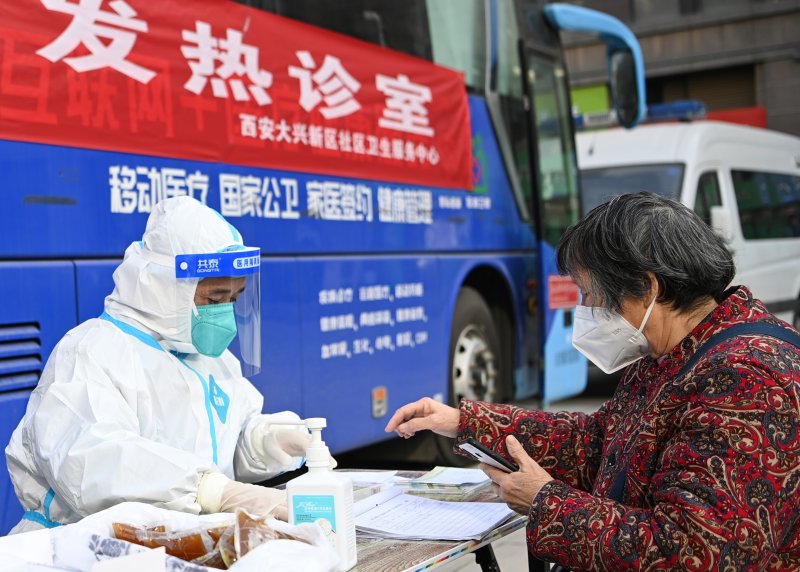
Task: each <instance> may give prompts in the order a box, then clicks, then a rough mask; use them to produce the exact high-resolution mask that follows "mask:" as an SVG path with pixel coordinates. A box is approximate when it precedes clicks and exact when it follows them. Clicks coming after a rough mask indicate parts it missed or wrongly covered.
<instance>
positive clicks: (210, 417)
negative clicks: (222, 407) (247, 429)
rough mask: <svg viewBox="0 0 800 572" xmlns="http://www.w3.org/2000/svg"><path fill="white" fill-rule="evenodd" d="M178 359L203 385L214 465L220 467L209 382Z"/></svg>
mask: <svg viewBox="0 0 800 572" xmlns="http://www.w3.org/2000/svg"><path fill="white" fill-rule="evenodd" d="M176 357H177V358H178V359H179V360H180V362H181V363H182V364H183V365H185V366H186V367H187V368H189V369H190V370H192V371H193V372H194V374H195V375H196V376H197V378H198V379H199V380H200V383H201V384H202V385H203V393H204V394H205V396H206V413H207V414H208V428H209V432H210V433H211V448H212V450H213V453H214V464H215V465H218V464H219V463H218V460H217V428H216V427H214V414H213V413H212V412H211V396H210V394H209V391H208V382H207V381H206V378H204V377H203V376H202V375H200V373H199V372H198V371H197V370H196V369H194V368H193V367H192V366H190V365H189V364H188V363H186V361H185V360H184V359H183V358H182V357H180V356H177V355H176Z"/></svg>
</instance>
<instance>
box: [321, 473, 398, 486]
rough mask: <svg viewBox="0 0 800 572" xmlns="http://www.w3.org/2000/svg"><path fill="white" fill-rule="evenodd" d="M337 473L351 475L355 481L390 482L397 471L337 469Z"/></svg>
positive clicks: (370, 482) (351, 478)
mask: <svg viewBox="0 0 800 572" xmlns="http://www.w3.org/2000/svg"><path fill="white" fill-rule="evenodd" d="M336 474H337V475H344V476H346V477H349V478H350V480H351V481H353V482H354V483H369V484H372V483H388V482H391V481H392V478H393V477H394V476H395V475H396V474H397V471H336Z"/></svg>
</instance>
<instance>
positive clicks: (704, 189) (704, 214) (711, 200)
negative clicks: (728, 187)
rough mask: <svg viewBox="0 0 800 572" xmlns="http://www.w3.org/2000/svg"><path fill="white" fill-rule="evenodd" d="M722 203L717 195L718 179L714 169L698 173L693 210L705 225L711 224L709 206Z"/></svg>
mask: <svg viewBox="0 0 800 572" xmlns="http://www.w3.org/2000/svg"><path fill="white" fill-rule="evenodd" d="M721 204H722V199H721V198H720V195H719V181H718V180H717V172H716V171H708V172H707V173H703V174H702V175H700V179H699V180H698V181H697V196H696V197H695V199H694V212H696V213H697V216H699V217H700V218H701V219H703V220H704V221H705V223H706V224H707V225H711V207H716V206H719V205H721Z"/></svg>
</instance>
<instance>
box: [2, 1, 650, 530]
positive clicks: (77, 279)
mask: <svg viewBox="0 0 800 572" xmlns="http://www.w3.org/2000/svg"><path fill="white" fill-rule="evenodd" d="M11 1H12V0H3V2H11ZM14 1H16V0H14ZM241 3H243V4H247V5H249V6H250V7H252V8H257V9H262V10H266V11H268V12H273V13H276V14H279V15H281V16H285V17H288V18H292V19H296V20H301V21H304V22H306V23H307V24H310V25H312V26H316V27H320V28H327V29H329V30H332V31H334V32H338V33H340V34H345V35H348V36H352V37H356V38H359V39H361V40H364V41H367V42H373V43H377V44H380V45H382V46H384V47H386V48H388V49H391V50H396V51H399V52H404V53H406V54H411V55H413V56H417V57H420V58H424V59H427V60H429V61H432V62H434V63H436V64H440V65H443V66H447V67H450V68H453V69H457V70H459V71H461V72H462V73H463V74H464V78H465V82H466V90H467V99H468V107H469V116H470V117H469V119H470V126H471V127H470V129H471V139H472V140H471V146H472V155H473V157H472V159H473V180H474V188H473V189H470V190H467V189H452V188H447V189H445V188H428V187H419V186H418V187H415V186H413V185H403V189H406V190H408V189H411V190H412V191H413V190H414V189H416V190H417V191H419V192H420V193H423V194H426V195H427V196H429V197H430V210H429V212H428V213H427V214H426V215H425V216H424V217H423V219H424V220H423V221H422V223H421V224H419V221H415V222H417V223H418V224H392V225H387V224H382V223H381V221H380V220H378V217H375V218H374V219H371V220H369V221H363V220H362V221H353V222H351V223H349V224H341V223H338V222H335V221H331V220H323V219H320V218H315V217H311V216H307V214H308V211H309V208H310V205H308V204H306V201H308V200H309V199H308V196H307V194H304V193H302V192H301V193H299V198H298V201H299V204H298V205H297V211H298V212H299V213H300V214H299V215H298V217H297V218H295V219H294V220H291V221H288V222H287V221H286V220H279V221H273V220H269V219H265V218H260V219H256V218H246V217H242V218H231V219H230V220H231V222H232V223H233V224H235V225H236V226H237V227H238V228H239V229H240V230H241V232H242V234H243V235H244V237H245V241H246V242H247V244H250V245H254V246H260V247H261V251H262V256H263V265H262V280H261V284H262V306H263V308H262V314H263V319H262V328H263V331H262V347H263V358H262V372H261V373H260V374H259V375H258V376H257V377H255V378H254V379H252V381H253V383H254V384H255V385H256V386H257V387H258V389H259V390H260V391H261V392H262V393H263V394H264V395H265V409H266V410H267V411H280V410H284V409H291V410H294V411H296V412H298V413H299V414H300V415H301V416H324V417H327V418H328V429H326V434H325V439H326V441H327V442H328V444H329V445H330V447H331V450H332V451H333V452H334V453H335V452H337V451H345V450H350V449H353V448H357V447H360V446H364V445H368V444H372V443H376V442H379V441H381V440H384V439H386V438H387V437H388V436H387V435H386V434H385V433H384V431H383V427H384V425H385V424H386V421H387V419H388V417H387V415H390V414H391V412H392V411H394V409H395V408H396V407H397V406H399V405H402V404H404V403H406V402H409V401H412V400H415V399H418V398H420V397H423V396H432V397H434V398H437V399H440V400H443V401H449V402H451V403H455V402H457V400H458V399H459V398H461V397H468V398H473V399H484V400H491V401H501V400H509V399H520V398H525V397H530V396H534V395H538V396H539V398H540V399H541V401H542V402H549V401H552V400H555V399H559V398H563V397H566V396H569V395H573V394H576V393H579V392H580V391H581V390H582V389H583V388H584V386H585V383H586V361H585V360H584V359H583V358H582V357H580V356H579V354H578V353H577V352H576V351H575V350H574V349H573V348H572V346H571V343H570V332H571V312H570V310H569V305H570V304H574V302H575V300H574V297H573V293H574V290H571V289H570V288H569V285H566V290H565V284H564V283H563V282H558V281H557V280H554V275H555V274H557V272H556V270H555V263H554V257H553V247H554V244H555V243H556V242H557V240H558V238H559V236H560V235H561V233H562V232H563V231H564V229H566V228H567V227H568V226H569V225H570V224H572V223H574V222H575V221H576V220H577V218H578V216H579V212H580V206H579V193H578V177H577V167H576V159H575V151H574V136H573V130H572V117H571V112H570V111H571V106H570V101H569V90H568V82H567V73H566V69H565V64H564V58H563V53H562V50H561V46H560V42H559V29H569V30H579V31H581V30H582V31H586V32H595V33H598V34H600V35H601V37H603V38H604V39H606V40H607V42H608V44H609V72H610V78H611V90H612V94H613V96H614V99H615V104H616V106H617V109H618V114H619V116H620V118H621V120H622V122H623V123H627V124H628V125H631V124H633V123H635V122H636V121H638V119H639V118H640V117H641V114H642V111H643V102H644V94H643V70H642V65H641V55H640V52H639V48H638V45H637V44H636V41H635V39H634V38H633V36H632V35H631V33H630V32H629V31H628V30H627V29H626V28H624V26H622V25H621V24H620V23H619V22H617V21H616V20H614V19H612V18H609V17H607V16H605V15H602V14H599V13H597V12H593V11H590V10H585V9H582V8H578V7H574V6H569V5H558V4H551V5H548V6H545V5H544V2H541V1H537V0H408V1H406V2H402V3H399V2H393V1H391V0H383V1H381V0H371V1H370V0H339V1H337V2H323V1H322V0H292V1H291V2H282V1H280V0H244V1H243V2H241ZM130 4H131V5H132V4H133V0H131V2H130ZM0 13H2V9H0ZM265 43H268V40H265ZM9 54H10V49H9V48H8V45H5V46H4V50H0V66H4V65H6V63H5V62H6V59H4V58H8V57H10V56H9ZM374 57H379V56H374ZM3 69H4V68H3ZM13 96H14V93H12V92H9V91H6V92H5V93H4V91H3V82H0V108H2V104H3V99H4V98H9V97H13ZM462 97H463V96H462ZM12 139H14V138H13V137H12V138H9V139H4V140H0V164H2V169H3V172H4V174H5V176H4V177H5V178H4V181H5V182H4V193H3V197H4V201H3V208H2V209H0V221H1V222H2V226H3V228H4V232H3V240H2V241H0V292H2V294H3V296H2V298H3V300H5V304H4V306H3V308H2V309H0V442H2V443H8V440H9V438H10V435H11V433H12V432H13V430H14V428H15V427H16V425H17V423H18V422H19V420H20V418H21V417H22V415H23V414H24V411H25V406H26V403H27V400H28V396H29V395H30V392H31V390H32V388H33V387H35V385H36V383H37V380H38V378H39V375H40V374H41V371H42V368H43V367H44V363H45V361H46V360H47V357H48V355H49V354H50V352H51V351H52V349H53V347H54V345H55V344H56V343H57V342H58V340H59V339H60V338H61V336H62V335H63V334H64V333H65V332H66V331H67V330H69V329H70V328H72V327H74V326H75V325H77V324H78V323H80V322H82V321H84V320H86V319H89V318H91V317H96V316H98V315H99V314H100V313H101V311H102V308H103V299H104V297H105V296H106V295H107V294H108V293H110V291H111V290H112V288H113V282H112V271H113V269H114V268H115V267H116V265H117V264H118V263H119V261H120V260H121V256H122V253H123V251H124V250H125V248H126V247H127V246H128V244H130V242H132V241H134V240H138V239H139V238H140V236H141V233H142V231H143V229H144V225H145V221H146V218H147V213H146V212H139V213H134V214H130V215H125V216H120V215H118V214H114V213H113V212H112V211H113V208H112V209H109V205H108V197H109V177H110V176H113V175H114V173H115V171H114V168H115V166H118V165H120V164H127V165H137V166H142V167H144V168H146V169H149V170H152V169H155V170H160V171H162V172H163V171H165V170H169V169H174V168H179V169H182V170H184V171H185V172H186V173H190V172H195V171H198V172H203V173H206V174H207V175H208V181H209V184H208V189H207V203H208V204H209V205H210V206H212V207H214V208H217V209H220V206H221V205H220V200H221V199H220V192H221V191H220V186H221V183H220V175H221V174H222V173H223V171H225V172H228V173H229V172H231V170H232V169H233V170H234V172H237V173H240V174H242V175H243V176H244V175H246V174H253V175H255V176H258V177H267V176H269V177H275V178H280V177H290V178H292V179H293V180H295V181H296V182H297V188H299V189H301V190H302V189H304V188H306V187H307V185H308V184H309V182H310V181H311V180H312V179H313V180H315V181H318V180H319V179H320V178H322V179H323V180H325V181H329V182H332V183H342V182H347V180H346V179H343V178H341V177H335V176H328V175H327V174H314V175H312V174H309V173H301V172H294V171H290V170H283V171H281V170H269V169H259V168H253V167H245V166H241V165H239V166H237V165H225V164H222V163H214V162H203V161H189V160H185V159H178V158H169V157H163V156H159V157H157V156H149V155H133V154H125V153H119V152H112V151H104V150H98V149H88V148H79V147H66V146H57V145H47V144H42V143H32V142H24V141H17V140H12ZM359 183H362V184H363V186H362V188H364V189H367V191H368V192H369V193H371V194H376V193H377V192H378V187H379V186H382V187H383V188H386V186H387V183H385V182H381V181H376V180H370V179H360V180H359ZM393 186H395V187H396V186H397V185H393V184H391V183H388V187H389V188H392V187H393ZM556 288H558V289H559V292H560V294H557V293H556V292H555V289H556ZM564 292H566V296H565V295H564ZM20 515H21V507H20V506H19V503H18V502H17V500H16V497H15V494H14V490H13V487H12V486H11V484H10V481H9V479H8V476H7V474H6V473H5V471H3V472H2V474H0V533H2V534H4V533H6V532H7V531H8V530H9V528H10V527H11V526H12V525H13V524H14V523H15V522H17V520H18V518H19V517H20Z"/></svg>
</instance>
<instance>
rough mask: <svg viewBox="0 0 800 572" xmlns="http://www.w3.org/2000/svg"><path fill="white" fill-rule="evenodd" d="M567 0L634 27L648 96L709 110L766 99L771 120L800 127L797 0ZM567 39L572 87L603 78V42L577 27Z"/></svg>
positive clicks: (777, 125)
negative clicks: (695, 102) (691, 102)
mask: <svg viewBox="0 0 800 572" xmlns="http://www.w3.org/2000/svg"><path fill="white" fill-rule="evenodd" d="M571 3H573V4H578V5H583V6H586V7H588V8H594V9H596V10H601V11H604V12H606V13H610V14H612V15H614V16H616V17H617V18H619V19H620V20H622V21H623V22H625V23H626V24H628V25H629V26H630V27H631V28H632V30H633V31H634V33H635V34H636V36H637V38H638V39H639V42H640V43H641V46H642V52H643V55H644V60H645V71H646V73H647V80H648V81H647V83H648V103H664V102H669V101H675V100H677V99H686V98H694V99H701V100H703V101H704V102H705V104H706V107H707V108H708V110H709V111H712V112H713V111H725V110H729V109H738V108H742V107H764V108H765V109H766V116H767V127H768V128H770V129H775V130H778V131H784V132H787V133H791V134H794V135H800V98H797V95H796V94H797V93H798V91H800V36H799V35H798V30H800V0H606V1H601V0H581V1H573V2H571ZM564 41H565V44H566V46H567V63H568V66H569V68H568V69H569V70H570V81H571V83H572V85H573V87H574V88H578V87H586V86H598V85H603V84H602V82H604V81H605V79H606V77H607V64H606V60H605V47H604V46H603V45H601V44H600V43H599V42H596V41H595V40H594V39H591V38H587V37H585V36H582V35H579V34H565V36H564ZM581 112H585V111H584V110H583V109H581Z"/></svg>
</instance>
